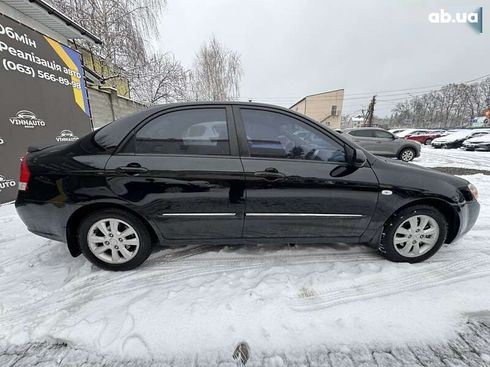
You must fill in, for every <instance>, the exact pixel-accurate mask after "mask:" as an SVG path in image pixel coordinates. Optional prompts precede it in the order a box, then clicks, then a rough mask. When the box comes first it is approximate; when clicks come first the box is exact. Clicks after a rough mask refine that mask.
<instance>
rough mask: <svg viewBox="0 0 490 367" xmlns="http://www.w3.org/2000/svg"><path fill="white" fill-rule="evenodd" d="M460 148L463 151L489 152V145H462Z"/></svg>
mask: <svg viewBox="0 0 490 367" xmlns="http://www.w3.org/2000/svg"><path fill="white" fill-rule="evenodd" d="M462 148H463V149H464V150H480V151H488V150H490V144H463V146H462Z"/></svg>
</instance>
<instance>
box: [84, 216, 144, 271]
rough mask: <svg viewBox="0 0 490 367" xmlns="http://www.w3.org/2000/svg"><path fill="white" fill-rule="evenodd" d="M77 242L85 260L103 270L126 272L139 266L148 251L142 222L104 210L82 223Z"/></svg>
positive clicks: (135, 218) (88, 217) (134, 217)
mask: <svg viewBox="0 0 490 367" xmlns="http://www.w3.org/2000/svg"><path fill="white" fill-rule="evenodd" d="M78 243H79V245H80V248H81V250H82V253H83V254H84V255H85V257H86V258H87V259H88V260H89V261H90V262H92V263H93V264H95V265H97V266H98V267H100V268H102V269H106V270H114V271H119V270H130V269H134V268H136V267H138V266H139V265H141V264H142V263H143V262H144V261H145V260H146V259H147V258H148V256H150V254H151V251H152V245H151V237H150V234H149V233H148V230H147V228H146V226H145V225H144V223H143V222H142V221H141V220H140V219H139V218H137V217H136V216H134V215H132V214H129V213H126V212H124V211H122V210H117V209H107V210H101V211H99V212H94V213H92V214H89V215H88V216H87V217H86V218H85V219H83V220H82V222H81V224H80V227H79V231H78Z"/></svg>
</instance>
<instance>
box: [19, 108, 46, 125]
mask: <svg viewBox="0 0 490 367" xmlns="http://www.w3.org/2000/svg"><path fill="white" fill-rule="evenodd" d="M10 123H11V124H12V125H16V126H23V127H25V128H26V129H34V128H35V127H38V126H40V127H44V126H46V123H45V122H44V121H43V120H41V119H40V118H38V117H37V116H36V115H35V114H34V113H33V112H31V111H28V110H20V111H18V112H17V113H16V114H15V116H14V117H11V118H10Z"/></svg>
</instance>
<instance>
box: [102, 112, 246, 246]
mask: <svg viewBox="0 0 490 367" xmlns="http://www.w3.org/2000/svg"><path fill="white" fill-rule="evenodd" d="M232 116H233V115H232V112H231V107H228V106H220V105H210V106H199V107H186V108H178V109H172V110H166V111H164V112H162V113H161V114H160V115H158V116H156V117H154V118H152V119H151V120H149V121H147V122H145V123H144V124H143V126H141V127H139V128H138V129H137V130H136V131H135V132H134V133H133V135H132V136H131V137H130V138H129V140H128V141H127V142H126V143H125V145H124V148H123V149H121V150H120V151H119V152H117V153H116V154H114V155H113V156H112V157H111V158H110V160H109V162H108V164H107V166H106V170H107V172H108V173H109V174H110V178H109V179H108V182H109V185H110V187H111V189H112V190H113V191H114V192H115V193H116V194H117V195H119V197H120V198H122V199H123V200H126V201H128V202H130V203H132V204H133V205H135V206H137V207H139V210H140V211H142V212H143V213H144V215H145V216H146V217H147V218H149V219H150V220H151V221H152V222H153V223H154V224H156V225H157V226H158V227H159V229H160V231H161V233H162V236H163V237H165V238H168V239H178V240H180V239H214V238H216V239H223V238H225V239H226V238H240V237H241V235H242V225H243V218H244V210H245V204H244V200H243V199H244V197H243V195H244V174H243V168H242V164H241V162H240V158H239V157H238V145H237V138H236V130H235V127H234V124H233V117H232Z"/></svg>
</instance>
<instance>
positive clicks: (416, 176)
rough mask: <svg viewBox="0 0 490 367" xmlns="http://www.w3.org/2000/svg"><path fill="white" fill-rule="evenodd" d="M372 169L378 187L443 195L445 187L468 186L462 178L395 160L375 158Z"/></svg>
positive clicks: (445, 190)
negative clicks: (403, 188)
mask: <svg viewBox="0 0 490 367" xmlns="http://www.w3.org/2000/svg"><path fill="white" fill-rule="evenodd" d="M372 167H373V169H374V171H375V173H376V175H377V176H378V179H379V182H380V185H393V186H397V187H407V188H414V189H417V190H425V191H430V192H439V193H440V194H441V195H444V192H447V191H448V190H447V186H451V187H452V188H454V187H456V188H462V187H465V186H467V185H468V184H469V182H468V181H466V180H465V179H463V178H460V177H457V176H453V175H449V174H446V173H442V172H439V171H436V170H434V169H431V168H427V167H422V166H418V165H416V164H414V163H407V162H402V161H399V160H395V159H389V158H381V157H376V160H375V161H374V162H373V164H372Z"/></svg>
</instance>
